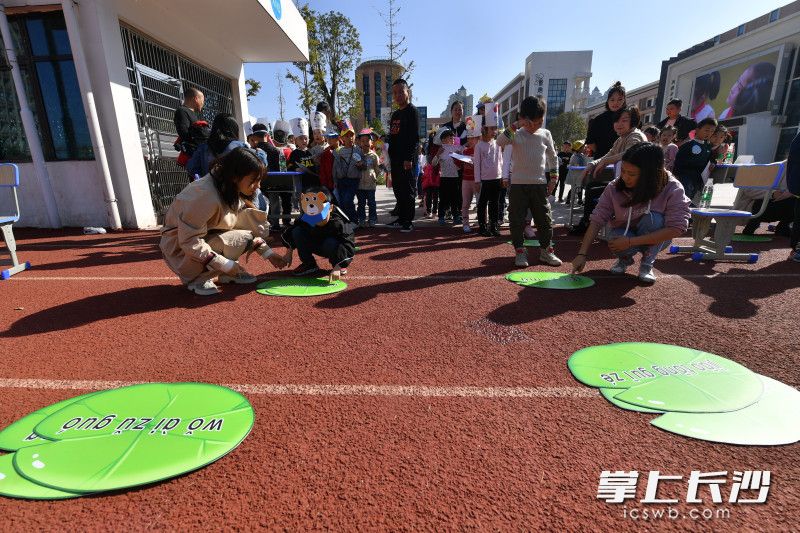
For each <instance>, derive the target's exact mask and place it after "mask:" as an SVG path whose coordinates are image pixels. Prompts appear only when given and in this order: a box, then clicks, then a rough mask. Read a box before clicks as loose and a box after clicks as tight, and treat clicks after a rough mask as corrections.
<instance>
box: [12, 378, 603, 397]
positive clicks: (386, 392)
mask: <svg viewBox="0 0 800 533" xmlns="http://www.w3.org/2000/svg"><path fill="white" fill-rule="evenodd" d="M140 383H144V382H141V381H90V380H63V379H17V378H0V388H3V389H39V390H105V389H114V388H118V387H125V386H128V385H138V384H140ZM223 386H225V387H228V388H230V389H233V390H235V391H239V392H242V393H246V394H261V395H267V396H380V397H387V398H392V397H403V396H406V397H408V396H410V397H419V398H594V399H597V398H600V395H599V394H598V393H597V391H596V390H595V389H593V388H590V387H471V386H449V387H448V386H433V385H314V384H309V385H300V384H287V385H277V384H249V385H248V384H223Z"/></svg>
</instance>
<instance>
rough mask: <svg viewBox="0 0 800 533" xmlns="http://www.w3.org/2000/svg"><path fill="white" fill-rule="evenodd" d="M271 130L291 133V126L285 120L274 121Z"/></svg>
mask: <svg viewBox="0 0 800 533" xmlns="http://www.w3.org/2000/svg"><path fill="white" fill-rule="evenodd" d="M272 130H273V131H282V132H284V133H291V132H292V126H291V124H289V123H288V122H286V121H285V120H276V121H275V126H273V128H272Z"/></svg>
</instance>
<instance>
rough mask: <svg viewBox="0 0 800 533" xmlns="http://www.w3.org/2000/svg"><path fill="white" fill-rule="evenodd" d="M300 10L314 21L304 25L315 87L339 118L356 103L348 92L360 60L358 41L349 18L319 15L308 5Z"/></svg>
mask: <svg viewBox="0 0 800 533" xmlns="http://www.w3.org/2000/svg"><path fill="white" fill-rule="evenodd" d="M303 11H305V12H306V13H307V14H308V15H310V16H311V17H312V18H313V23H312V24H308V19H306V23H307V25H308V27H309V34H308V41H309V68H310V71H311V74H312V76H313V84H314V87H315V89H316V90H317V91H318V93H319V95H320V96H322V99H323V100H325V101H326V102H327V103H328V105H329V106H330V107H331V111H332V112H333V114H334V116H341V115H342V112H343V111H349V108H350V107H352V106H353V104H354V103H355V100H356V97H355V96H354V95H353V94H352V93H351V91H353V92H355V91H354V88H355V87H354V85H355V82H354V79H353V73H354V71H355V68H356V65H358V63H359V62H360V61H361V52H362V49H361V42H360V41H361V38H360V36H359V34H358V30H357V29H356V27H355V26H353V23H352V22H350V19H349V18H347V17H346V16H344V15H342V14H341V13H339V12H337V11H329V12H327V13H322V14H318V13H316V12H314V10H312V9H310V8H308V6H304V7H303V8H302V10H301V12H303ZM312 50H313V51H312ZM343 107H344V108H345V109H343Z"/></svg>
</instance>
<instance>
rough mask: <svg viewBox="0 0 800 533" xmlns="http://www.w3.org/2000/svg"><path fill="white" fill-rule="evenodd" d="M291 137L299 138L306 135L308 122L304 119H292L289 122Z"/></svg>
mask: <svg viewBox="0 0 800 533" xmlns="http://www.w3.org/2000/svg"><path fill="white" fill-rule="evenodd" d="M290 123H291V125H292V135H294V136H295V137H300V136H301V135H308V120H306V119H305V118H302V117H301V118H293V119H292V120H291V122H290Z"/></svg>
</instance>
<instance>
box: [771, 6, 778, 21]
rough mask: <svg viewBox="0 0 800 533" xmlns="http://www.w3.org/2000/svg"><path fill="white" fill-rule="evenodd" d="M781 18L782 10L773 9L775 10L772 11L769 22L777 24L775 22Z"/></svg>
mask: <svg viewBox="0 0 800 533" xmlns="http://www.w3.org/2000/svg"><path fill="white" fill-rule="evenodd" d="M780 17H781V8H778V9H773V10H772V11H770V13H769V21H770V22H775V21H776V20H778V19H779V18H780Z"/></svg>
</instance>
